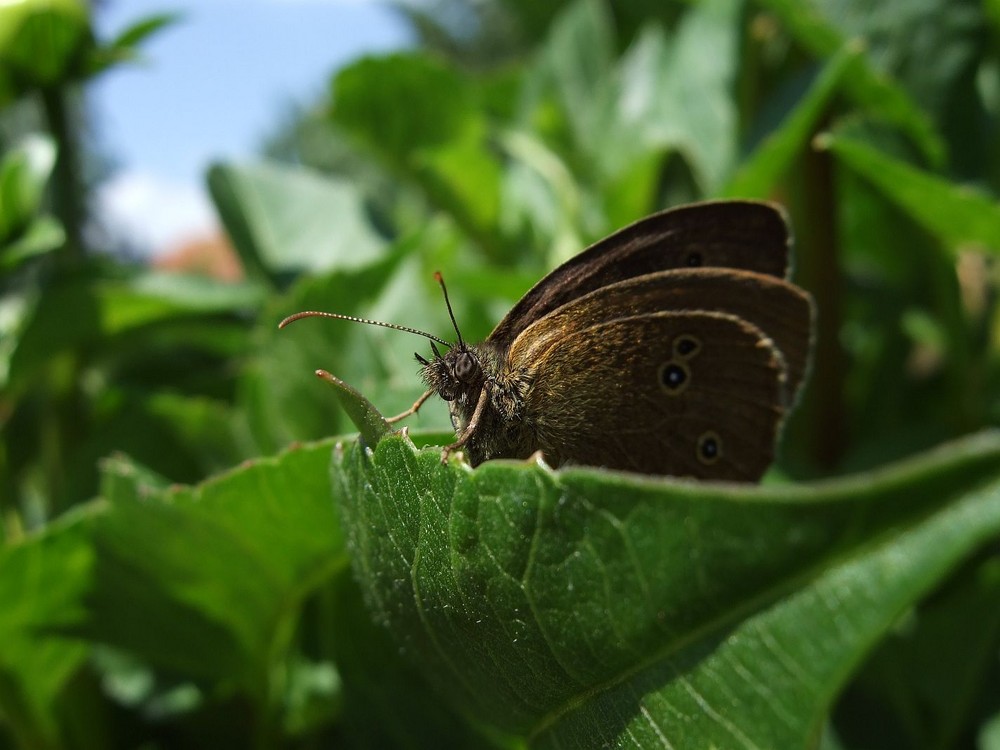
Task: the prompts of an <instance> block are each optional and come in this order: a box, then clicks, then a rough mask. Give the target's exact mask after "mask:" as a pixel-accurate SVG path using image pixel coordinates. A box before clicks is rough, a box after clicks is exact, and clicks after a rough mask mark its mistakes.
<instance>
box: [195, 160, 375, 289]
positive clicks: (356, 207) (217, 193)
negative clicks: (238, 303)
mask: <svg viewBox="0 0 1000 750" xmlns="http://www.w3.org/2000/svg"><path fill="white" fill-rule="evenodd" d="M208 187H209V190H210V192H211V194H212V199H213V200H214V201H215V205H216V208H217V209H218V211H219V216H220V217H221V219H222V222H223V224H224V225H225V227H226V231H227V232H228V233H229V236H230V237H231V238H232V240H233V244H234V245H235V247H236V250H237V252H238V253H239V254H240V258H241V259H242V260H243V263H244V265H245V266H246V267H247V268H248V269H250V270H252V271H254V272H256V273H258V274H260V275H262V276H263V277H265V278H271V279H280V278H281V277H282V276H284V275H287V274H291V273H299V272H302V271H312V272H321V271H328V270H332V269H335V268H342V269H346V268H359V267H361V266H364V265H367V264H369V263H371V262H373V261H374V260H376V259H377V258H379V257H381V255H382V254H383V250H384V246H385V242H384V241H383V240H382V239H381V238H380V237H379V236H378V235H377V234H376V233H375V230H374V229H373V228H372V226H371V224H370V223H369V221H368V218H367V215H366V213H365V207H364V203H363V201H362V198H361V195H360V194H359V193H358V191H357V190H356V189H355V188H354V187H353V186H352V185H351V184H350V183H348V182H346V181H343V180H338V179H335V178H330V177H324V176H322V175H320V174H318V173H313V172H311V171H308V170H305V169H301V168H296V169H292V168H289V167H286V166H279V165H277V164H269V163H260V164H252V165H230V164H216V165H214V166H212V167H211V169H209V173H208Z"/></svg>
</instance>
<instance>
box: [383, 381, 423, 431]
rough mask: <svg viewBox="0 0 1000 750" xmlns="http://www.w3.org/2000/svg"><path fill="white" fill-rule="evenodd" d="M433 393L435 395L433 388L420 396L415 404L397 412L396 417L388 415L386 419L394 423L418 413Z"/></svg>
mask: <svg viewBox="0 0 1000 750" xmlns="http://www.w3.org/2000/svg"><path fill="white" fill-rule="evenodd" d="M432 395H434V391H433V389H432V390H428V391H425V392H424V394H423V395H422V396H421V397H420V398H418V399H417V400H416V401H414V402H413V406H411V407H410V408H409V409H407V410H406V411H404V412H402V413H400V414H397V415H396V416H394V417H386V420H385V421H386V422H388V423H389V424H393V423H394V422H398V421H400V420H401V419H406V418H407V417H409V416H412V415H414V414H416V413H417V412H418V411H420V407H421V406H423V405H424V401H426V400H427V399H429V398H430V397H431V396H432Z"/></svg>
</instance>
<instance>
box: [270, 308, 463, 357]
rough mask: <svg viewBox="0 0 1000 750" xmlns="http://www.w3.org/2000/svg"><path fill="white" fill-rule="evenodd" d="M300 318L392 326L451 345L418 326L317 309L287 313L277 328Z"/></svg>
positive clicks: (397, 329) (432, 340)
mask: <svg viewBox="0 0 1000 750" xmlns="http://www.w3.org/2000/svg"><path fill="white" fill-rule="evenodd" d="M445 299H447V297H445ZM448 309H449V311H450V310H451V307H449V308H448ZM302 318H333V319H334V320H349V321H351V322H353V323H365V324H367V325H370V326H382V327H383V328H392V329H393V330H396V331H405V332H406V333H415V334H417V335H418V336H423V337H424V338H426V339H430V340H431V342H434V341H436V342H438V343H439V344H444V345H445V346H447V347H450V346H451V344H449V343H448V342H447V341H445V340H444V339H439V338H438V337H437V336H434V335H432V334H430V333H427V331H421V330H420V329H418V328H410V327H409V326H401V325H397V324H396V323H383V322H382V321H381V320H368V319H367V318H356V317H354V316H353V315H340V314H338V313H331V312H320V311H318V310H305V311H303V312H298V313H295V314H294V315H289V316H288V317H287V318H285V319H284V320H283V321H281V322H280V323H278V328H284V327H285V326H287V325H288V324H289V323H294V322H295V321H296V320H301V319H302ZM454 320H455V319H454V318H452V322H454ZM432 345H433V344H432Z"/></svg>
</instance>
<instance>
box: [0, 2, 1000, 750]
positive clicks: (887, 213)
mask: <svg viewBox="0 0 1000 750" xmlns="http://www.w3.org/2000/svg"><path fill="white" fill-rule="evenodd" d="M395 7H396V8H397V10H398V11H399V12H400V14H401V15H402V17H404V18H406V19H408V21H409V22H410V23H411V24H412V28H413V29H414V31H415V34H416V36H417V38H418V39H419V43H418V44H416V45H415V46H414V47H413V48H411V49H408V50H405V51H399V52H395V53H391V54H385V55H380V56H370V57H366V58H362V59H359V60H356V61H353V62H351V63H349V64H348V65H346V66H344V67H342V68H341V69H339V70H336V71H330V73H329V76H330V79H329V80H330V82H329V87H328V90H327V92H326V94H325V95H324V96H322V97H321V98H320V100H319V101H316V102H312V103H306V104H303V105H301V106H300V108H299V109H298V111H297V112H296V113H293V115H292V116H287V114H286V117H285V118H284V119H283V120H280V122H281V124H280V125H276V129H275V133H274V134H273V136H272V137H271V138H270V140H269V143H268V144H267V145H266V146H265V147H264V148H263V149H262V151H263V153H262V155H261V158H260V159H259V160H257V161H255V162H253V163H219V164H215V165H212V166H211V167H210V168H209V169H208V170H207V173H206V181H207V184H208V187H209V190H210V192H211V195H212V198H213V201H214V202H215V205H216V209H217V212H218V215H219V217H220V219H221V221H222V223H223V224H224V226H225V229H226V232H227V235H228V241H229V242H231V244H232V248H233V251H234V253H235V258H236V259H237V260H238V263H236V264H235V266H236V267H237V268H238V271H239V274H238V277H237V278H235V279H231V280H229V281H225V282H223V281H221V280H218V279H215V278H209V277H204V276H202V277H195V276H191V275H178V274H171V273H166V272H164V271H163V270H159V269H151V268H149V267H146V266H143V265H142V264H139V263H136V262H133V261H131V260H129V259H127V258H123V257H121V256H116V255H112V254H109V253H108V252H106V251H107V250H109V249H111V248H110V247H105V246H103V245H102V244H101V242H102V240H101V239H100V234H99V233H96V232H90V231H87V230H88V227H90V226H91V223H90V217H89V216H88V211H89V205H90V204H89V201H88V191H89V190H90V189H91V188H92V186H93V184H94V179H95V178H94V177H93V174H92V173H95V172H100V169H99V168H96V167H95V165H99V164H100V163H101V162H102V160H103V159H106V156H104V155H102V154H100V153H95V152H93V150H92V147H91V146H89V145H88V144H89V141H88V140H87V139H86V138H84V137H83V135H84V132H85V131H86V129H87V127H89V124H88V123H87V122H86V120H85V119H84V118H83V117H82V115H81V112H83V111H84V110H83V108H82V107H81V106H80V102H81V100H82V98H83V97H85V95H86V89H87V85H88V82H89V81H91V80H92V78H93V76H95V75H98V74H99V73H100V72H101V71H104V70H107V69H109V68H111V67H114V66H117V65H121V64H124V63H127V62H129V61H131V60H134V59H136V58H137V57H138V55H139V54H140V52H141V47H142V44H143V43H144V42H145V40H147V39H148V38H149V36H150V35H151V34H153V33H156V32H160V31H169V27H170V24H171V23H175V22H176V20H175V19H173V18H172V17H171V16H167V15H162V16H161V15H157V16H153V17H149V18H140V19H137V20H136V22H135V23H134V24H133V25H131V26H130V27H128V28H126V29H123V30H121V31H120V32H119V33H117V34H116V35H115V36H114V38H112V39H111V40H102V39H99V38H97V36H96V35H95V34H94V33H93V31H92V29H91V14H92V13H97V12H100V8H99V7H98V8H97V9H95V10H91V9H90V8H89V7H88V6H87V5H85V4H83V3H78V2H75V1H73V0H62V1H61V2H58V3H53V2H37V1H35V2H33V1H32V0H25V1H24V2H17V3H7V4H5V5H3V6H2V7H0V106H3V107H4V109H3V110H0V290H2V299H0V333H2V335H0V513H2V532H0V533H2V538H3V545H4V546H3V547H2V548H0V642H2V643H3V644H4V646H3V648H0V747H8V746H9V747H32V748H47V747H111V746H140V745H142V746H146V747H218V746H248V745H254V746H261V747H263V746H274V747H306V746H315V747H325V746H344V747H375V746H378V747H440V746H449V747H483V746H497V747H557V746H558V747H591V746H596V745H599V744H601V743H606V744H608V745H611V746H618V747H702V746H707V745H714V746H718V747H730V746H749V745H756V746H759V747H816V746H822V747H825V748H845V749H846V748H859V749H860V748H867V747H901V748H919V749H922V748H928V749H930V748H945V747H957V748H964V747H970V748H971V747H978V748H996V747H1000V744H998V740H997V737H998V731H997V727H998V726H1000V723H998V722H1000V718H998V717H1000V697H998V696H1000V658H998V654H1000V620H998V618H997V617H996V616H994V614H993V613H996V612H1000V601H998V600H997V596H998V590H1000V589H998V585H997V564H998V562H997V561H998V559H1000V546H998V538H1000V529H998V518H1000V515H998V510H997V508H998V505H997V498H998V497H1000V495H998V482H1000V475H998V474H997V471H998V467H1000V455H998V448H997V437H996V432H986V433H984V434H982V435H979V436H976V437H969V435H970V434H971V433H974V432H978V431H981V430H984V429H988V428H990V427H996V426H997V424H998V423H1000V307H998V288H1000V265H998V261H997V254H998V252H1000V207H998V202H997V194H998V191H1000V145H998V144H1000V141H998V139H997V137H996V134H997V133H998V132H1000V6H998V5H997V3H996V2H990V1H986V2H976V1H974V0H958V1H957V2H956V1H955V0H920V1H919V2H912V0H891V1H890V2H886V3H881V4H879V5H878V6H877V7H873V6H872V5H871V4H870V3H866V2H861V1H860V0H813V1H812V2H810V3H798V2H787V1H786V0H753V1H750V0H748V1H746V2H741V1H738V0H700V1H699V2H691V3H689V2H684V3H681V2H668V3H664V2H652V0H629V1H628V2H614V3H611V2H605V1H603V0H574V1H572V2H551V3H538V2H532V1H530V0H484V1H482V2H476V3H471V2H467V0H409V1H408V2H405V3H402V2H401V3H396V5H395ZM26 113H27V114H26ZM278 121H279V118H278V116H277V115H276V122H278ZM724 197H744V198H759V199H771V200H776V201H778V202H780V203H782V204H783V205H785V206H786V207H787V208H788V210H789V213H790V216H791V219H792V223H793V227H794V230H795V233H796V239H797V242H796V248H795V253H796V255H795V264H796V279H797V281H798V282H799V283H801V284H802V285H804V286H805V287H807V288H808V289H809V290H810V291H811V293H812V294H813V295H814V297H815V298H816V300H817V305H818V312H819V317H818V329H817V340H816V349H815V359H814V365H813V373H812V378H811V382H810V384H809V386H808V389H807V392H806V394H805V399H804V401H803V403H802V404H801V405H800V408H799V409H798V411H797V412H796V413H795V415H794V416H793V418H792V420H791V421H790V423H789V424H788V426H787V429H786V431H785V436H784V441H783V446H782V453H781V457H780V460H779V462H778V464H777V466H776V467H775V469H774V470H773V472H772V474H771V475H770V476H769V477H768V480H767V481H766V482H765V486H764V487H762V488H719V487H712V486H694V485H689V484H678V483H676V482H673V481H669V480H662V481H651V480H648V479H638V478H632V477H626V476H619V475H613V474H610V473H607V472H600V471H590V470H576V471H566V472H556V473H552V472H549V471H547V470H545V469H543V468H539V467H537V466H533V465H524V464H511V463H504V462H499V463H496V464H488V465H486V466H484V467H481V468H480V469H478V470H477V471H475V472H469V471H467V470H465V469H464V468H462V467H460V466H457V465H454V464H453V465H451V466H447V467H442V466H440V465H439V463H438V458H439V455H440V454H439V452H437V451H435V450H433V449H425V450H423V451H415V450H414V448H413V447H412V446H411V445H410V444H408V443H407V442H406V441H405V440H403V439H400V438H396V437H393V438H390V439H387V440H384V441H383V442H382V443H380V444H379V445H378V446H377V448H375V446H371V445H369V446H368V447H369V448H374V452H373V453H367V452H365V451H364V450H362V449H361V448H359V447H357V444H356V443H354V442H352V441H350V440H349V441H348V442H346V443H344V444H335V441H332V440H329V439H327V437H328V436H329V435H332V434H338V433H341V434H343V433H349V432H351V431H353V427H352V425H351V422H350V420H349V419H348V418H347V416H346V414H345V412H344V411H343V410H342V409H341V408H340V406H339V403H340V401H339V399H338V393H339V398H340V399H343V398H348V399H350V398H355V399H357V402H356V406H357V407H358V408H357V409H355V410H354V411H355V412H356V413H365V412H366V410H367V409H369V408H370V405H369V404H367V403H366V402H364V401H362V400H361V399H360V397H357V396H352V395H350V393H351V392H350V391H347V390H346V389H344V390H342V391H338V392H334V391H333V390H331V389H330V386H329V385H326V384H324V383H322V382H320V381H318V380H317V379H316V377H315V375H314V374H313V371H314V370H315V369H316V368H323V369H325V370H328V371H330V372H331V373H333V374H334V375H336V376H338V377H340V378H342V379H343V380H344V381H346V382H347V383H349V384H350V385H352V386H354V387H355V388H357V389H358V391H360V392H361V393H363V394H365V396H366V397H367V398H368V399H370V401H371V402H372V403H374V405H375V406H376V407H378V409H379V410H380V411H382V413H385V414H391V413H395V412H398V411H401V410H403V409H405V408H406V407H407V406H409V405H410V404H411V403H412V402H413V400H414V399H415V398H416V396H417V395H418V394H419V393H420V390H421V384H420V383H419V380H418V378H417V377H416V364H415V363H414V361H413V359H412V352H413V351H414V349H417V350H418V351H421V352H423V353H426V351H425V350H424V344H425V342H423V341H422V340H418V339H416V338H413V337H411V336H408V335H406V334H403V333H400V332H397V331H387V330H384V329H380V328H371V327H366V326H360V325H351V324H348V323H338V322H333V321H320V320H308V321H302V322H298V323H296V324H295V325H294V326H291V327H289V328H288V329H287V330H284V331H281V332H280V333H279V332H278V331H277V330H276V324H277V322H278V321H279V320H280V319H281V318H283V317H284V316H285V315H287V314H289V313H292V312H295V311H297V310H301V309H328V310H333V311H336V312H339V313H344V314H349V315H358V316H362V317H365V318H375V319H380V320H386V321H391V322H398V323H402V324H405V325H409V326H415V327H418V328H421V329H424V330H427V331H430V332H432V333H434V334H435V335H440V336H443V337H449V336H450V335H451V324H450V321H449V319H448V316H447V311H446V309H445V307H444V305H443V302H442V300H441V298H440V294H439V290H438V289H437V288H436V286H435V284H434V282H433V272H434V271H436V270H440V271H442V272H443V274H444V276H445V278H446V279H447V280H448V283H449V285H450V289H451V290H452V297H453V302H454V305H455V308H456V315H457V318H458V320H459V322H460V324H461V326H462V331H463V334H464V335H465V337H466V338H468V339H481V338H483V337H485V336H486V335H487V334H488V333H489V331H490V329H491V327H492V326H493V325H494V324H495V323H496V321H498V320H499V319H500V318H501V317H502V315H503V314H504V313H505V312H506V310H507V309H509V307H510V306H511V304H513V302H514V301H516V300H517V299H518V298H519V297H520V296H521V295H522V294H523V293H524V292H525V291H526V290H527V289H528V288H529V287H530V286H531V285H532V284H533V283H534V282H535V281H536V280H537V279H539V278H540V277H541V276H542V275H543V274H544V273H545V272H546V271H547V270H549V269H551V268H552V267H553V266H554V265H555V264H557V263H559V262H561V261H562V260H564V259H566V258H567V257H570V256H571V255H573V254H574V253H576V252H578V251H579V250H580V249H581V248H582V247H584V246H585V245H586V244H587V243H589V242H591V241H593V240H596V239H598V238H600V237H602V236H604V235H606V234H608V233H609V232H611V231H613V230H614V229H616V228H618V227H620V226H622V225H624V224H626V223H628V222H631V221H633V220H635V219H638V218H640V217H642V216H643V215H645V214H648V213H650V212H653V211H656V210H659V209H661V208H664V207H667V206H670V205H674V204H677V203H680V202H684V201H689V200H696V199H710V198H724ZM344 394H348V395H346V396H345V395H344ZM410 426H411V427H412V428H432V429H434V430H438V432H437V433H434V434H431V435H424V436H423V437H420V436H417V438H416V439H417V441H418V442H420V443H426V442H433V441H435V440H437V441H440V440H446V439H447V438H446V437H444V435H443V434H442V433H445V434H446V433H447V431H448V429H449V420H448V417H447V414H446V410H445V409H444V408H443V405H442V404H440V403H438V404H428V408H427V409H426V410H425V411H422V412H421V414H420V415H419V417H417V418H414V419H412V420H411V421H410ZM299 441H311V442H306V443H305V444H299ZM369 442H371V441H370V440H369ZM923 451H929V452H928V453H921V455H920V456H919V457H917V458H912V459H910V460H909V461H907V462H905V463H903V464H897V465H893V466H891V467H889V468H884V467H886V466H887V465H889V464H890V463H892V462H894V461H896V460H899V459H903V458H905V457H909V456H913V455H914V454H916V453H918V452H923ZM331 456H332V461H331ZM234 467H235V468H234ZM860 471H865V472H866V473H862V474H858V475H857V476H856V477H853V478H846V479H838V480H837V481H834V482H823V481H812V480H818V479H821V478H826V477H831V476H835V475H843V474H850V473H854V472H860ZM790 480H799V481H802V480H809V481H805V482H803V483H798V484H796V483H794V482H792V481H790ZM783 484H790V485H791V486H787V487H786V486H780V485H783Z"/></svg>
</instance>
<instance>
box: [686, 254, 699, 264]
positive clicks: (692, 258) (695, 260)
mask: <svg viewBox="0 0 1000 750" xmlns="http://www.w3.org/2000/svg"><path fill="white" fill-rule="evenodd" d="M701 263H702V261H701V253H689V254H688V257H687V264H688V267H689V268H698V267H699V266H701Z"/></svg>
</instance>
